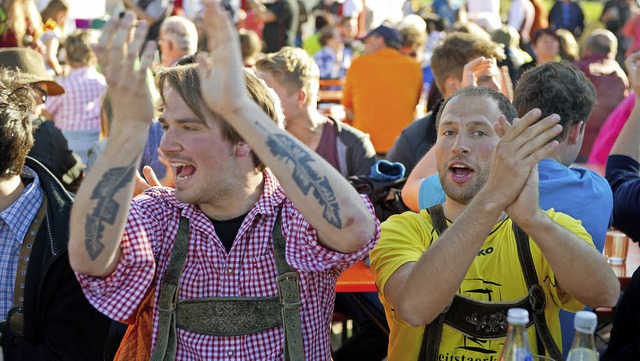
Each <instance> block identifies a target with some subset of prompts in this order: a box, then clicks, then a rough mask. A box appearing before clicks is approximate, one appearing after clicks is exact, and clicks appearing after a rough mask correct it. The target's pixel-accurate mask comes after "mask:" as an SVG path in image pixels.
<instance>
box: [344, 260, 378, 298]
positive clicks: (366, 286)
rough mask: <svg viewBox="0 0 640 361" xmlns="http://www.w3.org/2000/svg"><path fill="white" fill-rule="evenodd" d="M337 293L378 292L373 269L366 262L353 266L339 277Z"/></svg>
mask: <svg viewBox="0 0 640 361" xmlns="http://www.w3.org/2000/svg"><path fill="white" fill-rule="evenodd" d="M336 292H378V288H376V284H375V282H374V281H373V272H371V268H369V266H367V264H366V263H364V261H360V262H358V263H356V264H354V265H353V266H351V267H350V268H349V269H347V270H346V271H344V272H343V273H342V274H341V275H340V277H338V282H337V283H336Z"/></svg>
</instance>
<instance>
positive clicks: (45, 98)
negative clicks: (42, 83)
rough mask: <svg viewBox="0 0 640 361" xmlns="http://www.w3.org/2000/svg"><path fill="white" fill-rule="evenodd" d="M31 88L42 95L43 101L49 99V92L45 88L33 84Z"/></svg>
mask: <svg viewBox="0 0 640 361" xmlns="http://www.w3.org/2000/svg"><path fill="white" fill-rule="evenodd" d="M31 88H32V89H33V90H34V91H35V92H36V93H37V94H38V95H39V96H40V100H42V102H43V103H44V102H46V101H47V98H48V97H49V94H47V92H46V91H45V90H44V89H42V88H40V87H38V86H36V85H32V86H31Z"/></svg>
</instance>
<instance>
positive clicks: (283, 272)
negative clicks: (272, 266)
mask: <svg viewBox="0 0 640 361" xmlns="http://www.w3.org/2000/svg"><path fill="white" fill-rule="evenodd" d="M272 238H273V250H274V255H275V260H276V269H277V271H278V277H277V278H276V282H277V284H278V295H279V297H280V309H281V312H282V323H283V326H284V344H285V353H284V354H285V360H288V361H304V360H305V358H304V344H303V342H302V322H301V321H300V286H299V281H300V279H299V276H298V273H297V272H296V271H295V270H294V269H293V268H292V267H291V266H290V265H289V263H287V256H286V251H287V250H286V242H285V239H284V236H283V235H282V208H280V211H278V218H277V219H276V223H275V224H274V226H273V234H272Z"/></svg>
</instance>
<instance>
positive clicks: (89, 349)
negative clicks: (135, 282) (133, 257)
mask: <svg viewBox="0 0 640 361" xmlns="http://www.w3.org/2000/svg"><path fill="white" fill-rule="evenodd" d="M26 165H27V166H28V167H29V168H31V169H33V170H34V171H35V172H36V174H38V177H39V178H40V182H41V187H42V189H43V191H44V194H45V197H46V199H47V202H48V203H47V219H46V220H45V221H43V222H42V226H41V227H40V228H39V230H38V233H37V236H36V239H35V241H34V245H33V249H32V250H31V256H30V257H29V265H28V267H27V280H26V285H25V297H24V323H25V330H24V331H25V336H24V338H22V339H18V338H17V337H14V336H13V335H11V333H10V332H9V330H8V329H7V327H6V324H4V326H3V329H2V330H0V331H1V332H2V335H3V345H2V346H3V350H4V357H5V360H6V361H13V360H29V361H32V360H92V361H95V360H100V359H101V358H102V350H103V348H104V341H105V339H106V337H107V332H108V331H109V325H110V321H109V319H108V318H107V317H106V316H104V315H102V314H100V313H99V312H98V311H96V310H95V309H94V308H93V307H92V306H91V305H90V304H89V302H88V301H87V300H86V298H85V297H84V294H83V293H82V290H81V289H80V285H79V284H78V281H77V280H76V278H75V275H74V273H73V271H72V270H71V266H70V265H69V257H68V253H67V242H68V240H69V212H70V211H71V205H72V201H73V200H72V198H71V197H70V195H69V194H68V193H67V192H66V191H65V190H64V188H63V187H62V184H60V182H59V181H58V180H57V179H56V178H55V177H54V176H53V175H52V174H51V173H50V172H49V171H48V170H47V169H46V168H45V167H44V166H43V165H42V164H40V163H38V162H37V161H36V160H34V159H31V158H27V162H26Z"/></svg>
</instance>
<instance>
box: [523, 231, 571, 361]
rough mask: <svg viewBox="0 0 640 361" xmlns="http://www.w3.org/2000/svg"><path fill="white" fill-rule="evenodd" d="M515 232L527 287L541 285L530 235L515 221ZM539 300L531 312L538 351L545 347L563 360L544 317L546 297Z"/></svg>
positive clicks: (554, 357) (553, 355)
mask: <svg viewBox="0 0 640 361" xmlns="http://www.w3.org/2000/svg"><path fill="white" fill-rule="evenodd" d="M513 233H514V234H515V236H516V244H517V246H518V258H519V259H520V264H521V268H522V273H523V274H524V279H525V282H526V283H527V287H529V288H531V287H532V286H534V285H537V286H538V287H540V284H539V282H538V275H537V274H536V268H535V266H534V264H533V259H532V257H531V248H530V247H529V236H528V235H527V234H526V233H525V232H524V231H523V230H522V228H520V227H518V225H517V224H515V223H513ZM538 301H539V302H542V305H532V307H533V308H534V309H535V311H534V312H532V313H531V314H532V316H533V321H534V323H535V324H536V338H537V342H538V352H541V351H542V350H543V349H544V350H547V354H548V355H549V356H550V357H552V358H553V359H554V360H556V361H563V360H564V357H563V356H562V352H560V349H559V348H558V345H556V343H555V341H554V340H553V337H552V336H551V332H550V331H549V327H548V326H547V319H546V318H545V317H544V309H545V306H546V298H542V299H541V300H538ZM541 346H543V347H541Z"/></svg>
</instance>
